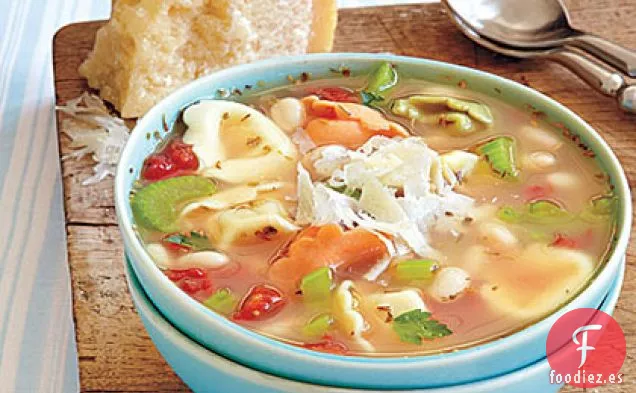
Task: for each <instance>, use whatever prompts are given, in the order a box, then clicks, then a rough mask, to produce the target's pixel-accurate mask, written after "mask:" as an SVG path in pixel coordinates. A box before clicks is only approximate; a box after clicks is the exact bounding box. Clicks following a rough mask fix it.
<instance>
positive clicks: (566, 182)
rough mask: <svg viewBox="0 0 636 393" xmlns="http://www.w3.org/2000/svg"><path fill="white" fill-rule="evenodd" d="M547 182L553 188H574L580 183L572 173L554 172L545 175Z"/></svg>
mask: <svg viewBox="0 0 636 393" xmlns="http://www.w3.org/2000/svg"><path fill="white" fill-rule="evenodd" d="M546 178H547V180H548V183H550V185H552V186H554V187H555V188H561V189H570V190H571V189H575V188H577V187H578V186H579V185H580V184H581V180H580V179H579V177H578V176H577V175H575V174H574V173H569V172H554V173H550V174H549V175H547V176H546Z"/></svg>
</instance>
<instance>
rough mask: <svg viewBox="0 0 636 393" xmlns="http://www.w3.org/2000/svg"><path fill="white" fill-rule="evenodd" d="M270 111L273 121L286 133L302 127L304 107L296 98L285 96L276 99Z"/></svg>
mask: <svg viewBox="0 0 636 393" xmlns="http://www.w3.org/2000/svg"><path fill="white" fill-rule="evenodd" d="M270 113H271V116H272V120H274V123H276V124H277V125H278V126H279V127H280V128H281V129H282V130H283V131H285V132H286V133H288V134H291V133H293V132H294V131H296V129H298V127H302V125H303V123H304V122H305V107H304V106H303V104H302V103H301V102H300V101H299V100H298V99H296V98H292V97H287V98H283V99H282V100H278V101H276V102H275V103H274V105H272V107H271V109H270Z"/></svg>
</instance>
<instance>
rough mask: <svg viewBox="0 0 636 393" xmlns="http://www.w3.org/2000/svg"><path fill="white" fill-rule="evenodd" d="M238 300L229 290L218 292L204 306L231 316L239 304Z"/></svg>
mask: <svg viewBox="0 0 636 393" xmlns="http://www.w3.org/2000/svg"><path fill="white" fill-rule="evenodd" d="M238 300H239V299H238V298H237V297H236V296H235V295H234V294H233V293H232V291H230V290H229V289H228V288H221V289H219V290H217V291H216V292H215V293H214V294H213V295H212V296H210V297H209V298H207V299H206V300H205V301H204V302H203V305H204V306H206V307H207V308H209V309H211V310H214V311H216V312H218V313H219V314H223V315H230V314H231V313H232V311H234V308H235V307H236V305H237V304H238Z"/></svg>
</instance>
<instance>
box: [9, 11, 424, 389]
mask: <svg viewBox="0 0 636 393" xmlns="http://www.w3.org/2000/svg"><path fill="white" fill-rule="evenodd" d="M429 1H430V0H429ZM401 2H411V3H412V2H415V1H414V0H339V1H338V4H339V5H340V6H342V7H351V6H368V5H379V4H388V3H401ZM0 9H1V10H2V12H0V392H2V393H5V392H6V393H19V392H28V393H31V392H43V393H56V392H64V393H68V392H76V391H78V372H77V354H76V347H75V340H74V330H73V322H72V316H71V299H70V288H69V284H70V280H69V272H68V267H67V263H66V239H65V233H64V214H63V211H62V191H61V181H60V180H61V179H60V172H59V160H58V150H57V139H56V135H57V133H56V131H55V115H54V111H53V106H54V92H53V72H52V67H51V41H52V37H53V34H54V33H55V31H56V30H57V29H58V28H60V27H61V26H63V25H65V24H68V23H71V22H77V21H81V20H95V19H105V18H107V16H108V14H109V11H110V1H107V0H0Z"/></svg>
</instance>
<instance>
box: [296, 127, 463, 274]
mask: <svg viewBox="0 0 636 393" xmlns="http://www.w3.org/2000/svg"><path fill="white" fill-rule="evenodd" d="M345 152H346V154H347V157H344V153H345ZM332 157H337V161H338V163H342V164H339V165H338V166H337V169H335V170H333V171H332V173H331V177H329V178H328V179H327V180H326V184H328V185H329V186H327V185H325V184H324V183H320V182H317V183H314V184H313V185H312V184H311V183H310V182H311V179H310V177H309V174H308V173H307V171H305V170H304V168H301V167H299V170H298V171H299V175H298V199H299V201H301V202H300V206H299V214H297V223H299V224H301V223H302V225H305V224H306V223H310V224H312V225H324V224H328V223H339V224H341V225H344V226H345V227H348V228H353V227H360V228H364V229H367V230H369V231H372V232H374V233H378V234H379V233H381V234H384V235H390V237H391V238H392V240H393V242H395V244H401V245H406V246H408V248H409V249H410V250H412V251H413V252H415V253H416V254H418V255H420V256H426V257H438V256H439V255H438V253H437V251H436V250H434V249H433V248H432V247H431V246H430V244H429V241H428V232H429V231H430V229H431V228H432V227H433V226H435V225H436V224H439V223H440V222H444V221H448V220H450V219H451V218H450V217H448V215H447V212H451V213H453V214H452V216H453V217H457V216H458V217H462V216H467V215H468V214H469V212H470V211H471V210H472V209H473V203H474V201H473V199H472V198H470V197H468V196H465V195H461V194H458V193H456V192H455V191H453V190H452V188H453V186H454V185H456V184H457V183H458V180H457V178H456V175H455V173H454V172H453V171H452V170H451V169H450V168H446V169H443V168H444V167H445V165H444V163H443V162H442V160H441V158H440V156H439V155H438V154H437V153H436V152H435V151H433V150H431V149H429V148H428V147H427V146H426V144H425V143H424V142H423V140H422V139H421V138H417V137H411V138H405V139H397V138H393V139H391V138H387V137H383V136H375V137H373V138H371V139H369V141H368V142H367V143H365V144H364V145H363V146H362V147H360V149H358V150H356V151H351V150H346V151H344V152H343V151H342V150H335V149H334V150H333V156H332ZM449 179H450V181H449ZM338 187H342V188H345V189H349V190H357V189H359V190H361V194H360V199H359V200H356V199H354V198H352V197H350V196H348V195H345V194H343V193H340V192H337V191H335V190H334V189H333V188H338ZM398 189H401V190H402V191H403V192H402V193H403V194H404V195H403V196H401V195H400V196H396V195H397V194H396V190H398ZM298 217H300V219H301V221H298ZM454 220H457V218H454ZM448 227H449V228H450V227H451V226H448ZM383 269H386V266H383V265H382V264H379V265H378V266H377V267H374V268H373V269H372V270H371V271H370V272H369V273H368V275H369V277H373V276H376V277H377V275H379V273H378V272H380V273H381V272H382V271H383Z"/></svg>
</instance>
